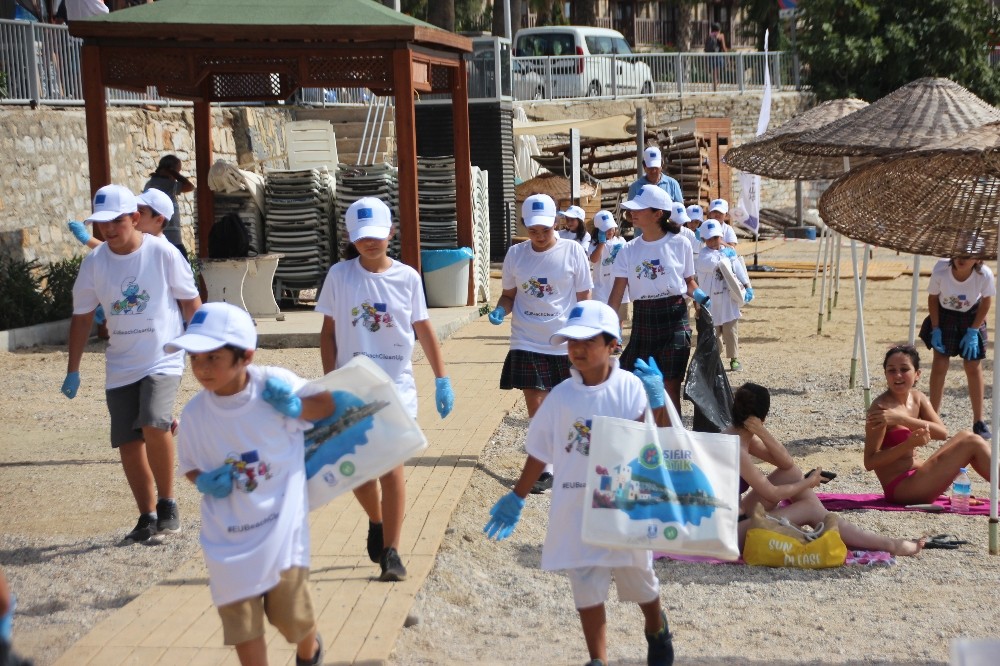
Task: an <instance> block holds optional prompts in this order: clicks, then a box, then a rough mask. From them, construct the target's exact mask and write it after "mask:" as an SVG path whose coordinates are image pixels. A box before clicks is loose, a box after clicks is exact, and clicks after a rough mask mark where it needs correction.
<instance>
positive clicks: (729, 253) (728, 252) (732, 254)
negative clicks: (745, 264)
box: [722, 246, 736, 259]
mask: <svg viewBox="0 0 1000 666" xmlns="http://www.w3.org/2000/svg"><path fill="white" fill-rule="evenodd" d="M722 254H723V256H726V257H729V258H730V259H735V258H736V250H734V249H733V248H731V247H729V246H726V247H723V248H722Z"/></svg>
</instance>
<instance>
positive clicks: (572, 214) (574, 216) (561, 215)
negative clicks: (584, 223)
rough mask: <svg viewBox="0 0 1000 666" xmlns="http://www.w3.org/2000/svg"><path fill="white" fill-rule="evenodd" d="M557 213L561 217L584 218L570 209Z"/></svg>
mask: <svg viewBox="0 0 1000 666" xmlns="http://www.w3.org/2000/svg"><path fill="white" fill-rule="evenodd" d="M557 215H559V217H571V218H573V219H574V220H582V219H583V218H582V217H580V216H579V215H577V214H576V213H571V212H570V211H559V212H558V213H557Z"/></svg>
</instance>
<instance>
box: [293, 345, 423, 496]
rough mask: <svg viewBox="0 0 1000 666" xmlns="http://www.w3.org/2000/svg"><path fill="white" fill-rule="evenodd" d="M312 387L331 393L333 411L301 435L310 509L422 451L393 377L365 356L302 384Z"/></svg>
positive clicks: (418, 432)
mask: <svg viewBox="0 0 1000 666" xmlns="http://www.w3.org/2000/svg"><path fill="white" fill-rule="evenodd" d="M316 387H320V388H322V389H324V390H326V391H329V392H330V393H331V394H332V395H333V399H334V402H335V403H336V411H334V413H333V415H332V416H330V417H329V418H326V419H324V420H322V421H319V422H317V423H316V426H315V427H314V428H312V429H311V430H307V431H306V433H305V440H306V442H305V445H306V446H305V456H306V488H307V490H308V492H309V510H310V511H313V510H315V509H318V508H319V507H321V506H323V505H324V504H326V503H327V502H329V501H330V500H332V499H333V498H334V497H337V496H338V495H341V494H343V493H345V492H347V491H349V490H353V489H354V488H357V487H358V486H360V485H361V484H362V483H364V482H366V481H370V480H371V479H375V478H378V477H380V476H382V475H383V474H385V473H386V472H388V471H390V470H392V469H393V468H394V467H396V466H398V465H401V464H402V463H404V462H406V461H407V460H408V459H409V458H411V457H412V456H413V455H415V454H417V453H419V452H420V451H422V450H424V449H425V448H427V438H426V437H424V433H423V432H422V431H421V430H420V427H419V426H418V425H417V423H416V421H414V420H413V419H412V418H411V417H410V415H409V414H407V412H406V410H405V409H404V408H403V403H402V401H401V400H400V398H399V394H398V393H396V387H395V384H394V383H393V381H392V379H391V378H390V377H389V375H387V374H386V373H385V371H384V370H382V368H380V367H378V365H376V364H375V362H374V361H372V360H371V359H369V358H368V357H366V356H362V355H358V356H355V357H354V358H353V359H351V361H350V362H349V363H347V364H346V365H344V366H343V367H340V368H337V369H336V370H334V371H333V372H331V373H329V374H328V375H326V376H325V377H322V378H320V379H317V380H316V381H313V382H310V383H309V384H308V385H307V388H309V389H314V388H316ZM303 392H304V393H305V390H304V391H303Z"/></svg>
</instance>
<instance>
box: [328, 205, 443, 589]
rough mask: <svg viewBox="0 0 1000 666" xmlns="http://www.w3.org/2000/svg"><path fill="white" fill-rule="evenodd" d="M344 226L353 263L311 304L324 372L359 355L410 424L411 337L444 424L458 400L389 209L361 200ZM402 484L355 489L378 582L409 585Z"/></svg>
mask: <svg viewBox="0 0 1000 666" xmlns="http://www.w3.org/2000/svg"><path fill="white" fill-rule="evenodd" d="M346 219H347V233H348V236H349V238H350V241H351V245H349V246H348V256H350V255H354V257H353V258H350V259H348V260H347V261H341V262H340V263H337V264H334V265H333V266H332V267H330V271H329V273H327V275H326V280H325V281H324V282H323V288H322V290H321V291H320V293H319V298H318V299H317V301H316V311H317V312H320V313H322V314H323V315H324V316H323V329H322V331H321V332H320V341H319V349H320V356H321V358H322V362H323V372H331V371H333V370H335V369H337V368H339V367H340V366H342V365H344V364H345V363H347V362H348V361H350V360H351V359H352V358H354V357H355V356H357V355H359V354H363V355H365V356H367V357H368V358H370V359H371V360H373V361H374V362H375V363H376V364H377V365H378V366H379V367H381V368H382V369H383V370H385V372H386V374H388V375H389V376H390V377H392V378H393V380H394V382H395V385H396V390H397V391H398V392H399V397H400V399H401V400H402V403H403V405H404V406H405V407H406V409H407V411H408V412H409V414H410V416H412V417H413V418H414V419H415V418H417V387H416V384H415V383H414V380H413V363H412V361H411V358H412V356H413V343H414V337H416V339H417V340H419V341H420V346H421V347H422V348H423V350H424V355H425V356H426V357H427V362H428V363H429V364H430V366H431V370H433V371H434V376H435V377H436V378H437V379H436V381H435V385H436V386H435V389H436V392H435V400H436V403H437V410H438V413H439V414H440V415H441V418H444V417H446V416H448V414H449V412H451V409H452V407H453V406H454V404H455V394H454V392H453V391H452V388H451V380H449V379H448V377H447V376H445V366H444V359H443V357H442V356H441V347H440V346H439V345H438V340H437V335H436V334H435V333H434V327H433V326H431V322H430V318H429V315H428V313H427V304H426V301H425V299H424V288H423V284H422V283H421V281H420V275H419V274H418V273H417V272H416V271H415V270H413V269H412V268H410V267H409V266H407V265H406V264H403V263H400V262H398V261H395V260H394V259H392V258H391V257H389V256H388V255H387V254H386V251H387V250H388V248H389V241H390V240H391V238H392V233H393V229H392V213H391V212H390V211H389V207H388V206H386V205H385V204H384V203H383V202H382V201H380V200H379V199H376V198H374V197H364V198H362V199H359V200H358V201H355V202H354V203H353V204H351V206H350V207H349V208H348V209H347V214H346ZM405 481H406V479H405V477H404V476H403V466H402V465H399V466H397V467H395V468H394V469H392V470H391V471H390V472H388V473H386V474H385V475H383V476H382V477H380V478H379V479H378V480H377V481H375V480H373V481H369V482H367V483H364V484H362V485H361V486H359V487H358V488H356V489H355V490H354V496H355V497H357V498H358V501H359V502H360V503H361V506H362V508H363V509H364V510H365V513H367V514H368V521H369V524H368V544H367V546H368V557H369V558H370V559H371V561H372V562H378V563H379V566H380V567H381V569H382V573H381V575H380V577H379V580H382V581H399V580H404V579H405V578H406V567H405V566H403V562H402V560H401V559H400V557H399V550H398V549H399V541H400V534H401V532H402V528H403V512H404V511H405V509H406V486H405ZM380 487H381V493H380V492H379V488H380ZM380 494H381V497H380Z"/></svg>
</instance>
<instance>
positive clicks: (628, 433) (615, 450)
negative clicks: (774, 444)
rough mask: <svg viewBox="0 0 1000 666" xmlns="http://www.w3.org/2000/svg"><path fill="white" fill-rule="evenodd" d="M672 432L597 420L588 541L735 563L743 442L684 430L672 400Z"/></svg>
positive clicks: (649, 422)
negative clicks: (741, 443) (741, 448)
mask: <svg viewBox="0 0 1000 666" xmlns="http://www.w3.org/2000/svg"><path fill="white" fill-rule="evenodd" d="M667 411H668V414H669V415H670V422H671V423H673V424H676V425H675V426H674V427H670V428H657V427H656V424H655V423H654V421H653V414H652V412H651V411H649V410H647V411H646V415H645V420H644V421H643V422H639V421H629V420H626V419H618V418H612V417H607V416H595V417H594V419H593V430H592V431H591V438H590V455H589V457H588V463H587V464H588V469H587V488H586V493H585V499H584V507H583V531H582V534H581V537H582V539H583V541H584V542H586V543H589V544H593V545H597V546H605V547H608V548H628V549H641V550H657V551H660V552H663V553H668V554H671V555H698V556H704V557H714V558H717V559H720V560H736V559H738V558H739V556H740V549H739V545H738V541H737V536H736V522H737V520H738V514H739V460H740V442H739V438H738V437H736V436H735V435H722V434H717V433H699V432H691V431H688V430H685V429H684V427H683V424H682V421H681V418H680V416H679V415H678V414H677V410H676V409H675V408H674V406H673V403H671V401H670V400H669V399H668V400H667Z"/></svg>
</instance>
